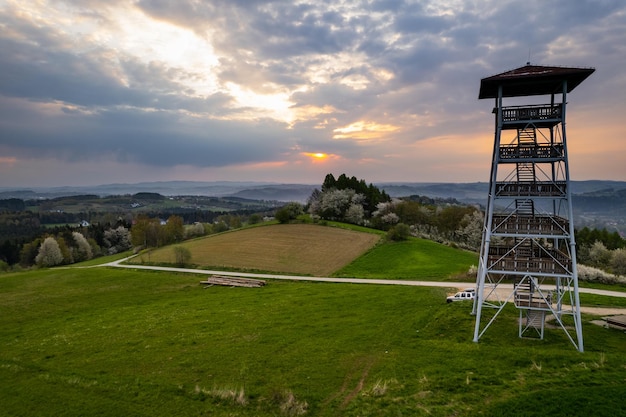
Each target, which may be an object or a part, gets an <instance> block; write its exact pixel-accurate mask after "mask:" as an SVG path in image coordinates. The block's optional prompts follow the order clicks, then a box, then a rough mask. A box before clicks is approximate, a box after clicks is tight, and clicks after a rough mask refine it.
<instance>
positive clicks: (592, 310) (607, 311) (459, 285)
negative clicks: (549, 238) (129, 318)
mask: <svg viewBox="0 0 626 417" xmlns="http://www.w3.org/2000/svg"><path fill="white" fill-rule="evenodd" d="M131 257H132V256H131ZM127 259H129V258H124V259H118V260H117V261H113V262H109V263H106V264H102V265H97V266H111V267H115V268H127V269H143V270H152V271H167V272H179V273H186V274H200V275H224V276H232V277H244V278H255V279H282V280H288V281H310V282H334V283H346V284H376V285H406V286H413V287H441V288H452V289H457V290H462V289H464V288H471V287H473V286H474V284H473V283H467V282H439V281H408V280H394V279H367V278H329V277H305V276H298V275H276V274H252V273H246V272H229V271H210V270H205V269H190V268H174V267H165V266H148V265H125V264H123V263H122V262H124V261H126V260H127ZM498 288H499V289H500V290H501V291H502V292H501V293H500V297H501V299H505V298H506V297H508V296H509V294H510V293H511V291H512V290H513V286H512V285H511V284H500V285H498ZM578 291H579V292H580V293H585V294H596V295H603V296H607V297H621V298H626V292H620V291H608V290H597V289H593V288H580V289H579V290H578ZM580 311H581V312H582V313H587V314H594V315H598V316H610V315H618V314H626V308H608V307H581V308H580Z"/></svg>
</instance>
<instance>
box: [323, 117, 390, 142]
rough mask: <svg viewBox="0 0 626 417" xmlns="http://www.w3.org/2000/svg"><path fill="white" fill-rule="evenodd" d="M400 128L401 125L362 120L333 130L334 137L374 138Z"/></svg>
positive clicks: (382, 136) (381, 136) (379, 137)
mask: <svg viewBox="0 0 626 417" xmlns="http://www.w3.org/2000/svg"><path fill="white" fill-rule="evenodd" d="M398 130H400V127H399V126H394V125H390V124H381V123H376V122H366V121H363V120H360V121H358V122H355V123H352V124H350V125H348V126H345V127H340V128H337V129H334V130H333V133H334V134H333V139H355V140H373V139H381V138H384V137H385V136H386V135H388V134H389V133H393V132H397V131H398Z"/></svg>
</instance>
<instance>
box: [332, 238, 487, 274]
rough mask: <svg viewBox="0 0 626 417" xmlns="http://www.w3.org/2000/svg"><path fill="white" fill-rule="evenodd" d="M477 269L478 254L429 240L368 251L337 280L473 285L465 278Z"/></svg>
mask: <svg viewBox="0 0 626 417" xmlns="http://www.w3.org/2000/svg"><path fill="white" fill-rule="evenodd" d="M472 265H474V266H476V265H478V254H476V253H474V252H469V251H465V250H462V249H456V248H452V247H449V246H445V245H442V244H440V243H436V242H433V241H430V240H425V239H416V238H410V239H409V240H406V241H403V242H387V243H385V244H383V245H379V246H376V247H374V248H373V249H371V250H370V251H369V252H367V253H365V254H364V255H362V256H360V257H359V258H357V259H355V260H354V261H353V262H352V263H350V264H349V265H347V266H346V267H344V268H342V269H340V270H338V271H336V272H335V274H334V275H335V276H338V277H360V278H377V279H386V278H389V279H411V280H427V281H446V280H450V281H459V280H468V282H474V281H476V276H475V275H474V276H468V275H467V272H468V270H469V268H470V266H472Z"/></svg>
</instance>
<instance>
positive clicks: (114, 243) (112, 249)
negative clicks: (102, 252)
mask: <svg viewBox="0 0 626 417" xmlns="http://www.w3.org/2000/svg"><path fill="white" fill-rule="evenodd" d="M104 245H105V246H106V247H107V249H108V252H109V254H114V253H119V252H124V251H125V250H128V249H130V248H132V244H131V241H130V231H129V230H128V229H127V228H125V227H124V226H119V227H118V228H117V229H109V230H106V231H105V232H104Z"/></svg>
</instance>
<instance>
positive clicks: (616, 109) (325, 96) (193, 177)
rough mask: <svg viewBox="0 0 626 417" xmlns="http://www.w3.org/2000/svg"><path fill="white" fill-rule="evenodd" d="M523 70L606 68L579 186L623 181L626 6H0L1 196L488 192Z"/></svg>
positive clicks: (580, 127) (585, 0) (395, 2)
mask: <svg viewBox="0 0 626 417" xmlns="http://www.w3.org/2000/svg"><path fill="white" fill-rule="evenodd" d="M527 62H531V63H532V64H534V65H557V66H573V67H593V68H595V69H596V71H595V73H594V74H592V75H591V76H590V77H589V78H588V79H587V80H585V81H584V82H583V83H582V84H581V85H580V86H579V87H577V88H576V89H575V90H574V91H572V93H571V94H569V95H568V107H567V125H566V126H567V141H568V151H569V163H570V174H571V177H572V179H574V180H588V179H607V180H620V181H626V124H625V121H624V120H625V118H626V116H625V115H626V2H624V1H622V0H576V1H571V0H551V1H544V0H521V1H506V0H497V1H496V0H483V1H481V0H433V1H428V0H425V1H416V0H361V1H356V0H354V1H352V0H331V1H327V0H315V1H312V0H307V1H301V0H276V1H265V0H212V1H203V0H136V1H124V0H73V1H61V0H59V1H56V0H0V187H46V186H64V185H74V186H76V185H100V184H111V183H138V182H144V181H169V180H190V181H262V182H280V183H306V184H321V183H322V181H323V179H324V177H325V175H326V174H327V173H333V174H335V176H338V175H340V174H342V173H345V174H347V175H348V176H356V177H357V178H359V179H365V180H366V182H375V183H377V182H391V181H402V182H475V181H485V182H487V181H489V169H490V165H491V156H492V149H493V124H494V120H493V118H494V116H493V114H492V113H491V111H492V108H493V105H494V102H493V100H478V91H479V87H480V80H481V79H482V78H485V77H489V76H492V75H495V74H498V73H501V72H504V71H508V70H511V69H514V68H517V67H521V66H523V65H525V64H526V63H527ZM546 102H549V98H547V101H546V99H544V98H541V97H540V98H538V101H534V103H537V104H540V103H546ZM512 104H514V103H512Z"/></svg>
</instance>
